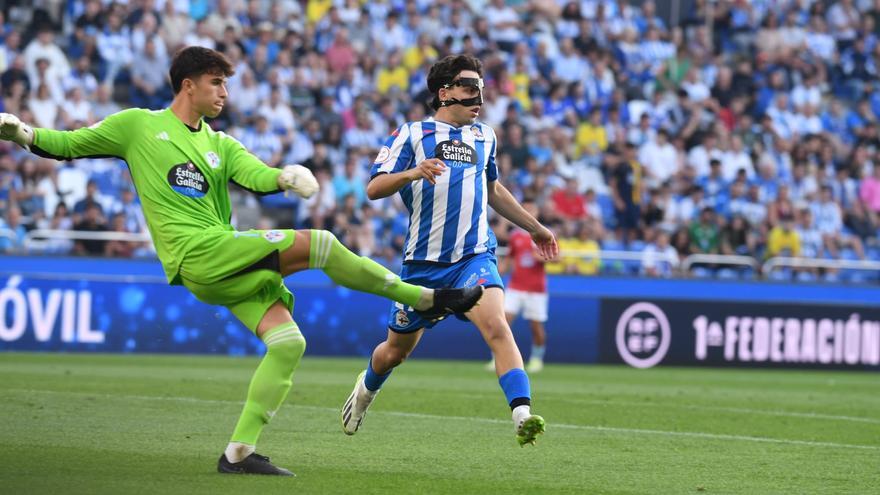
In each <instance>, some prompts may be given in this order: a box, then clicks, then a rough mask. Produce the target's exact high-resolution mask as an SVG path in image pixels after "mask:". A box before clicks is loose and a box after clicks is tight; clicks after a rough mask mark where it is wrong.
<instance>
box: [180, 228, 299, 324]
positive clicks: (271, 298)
mask: <svg viewBox="0 0 880 495" xmlns="http://www.w3.org/2000/svg"><path fill="white" fill-rule="evenodd" d="M295 237H296V233H295V231H293V230H248V231H246V232H236V231H233V230H216V231H214V230H209V231H207V232H206V233H205V234H204V235H203V236H202V237H201V238H200V240H199V242H198V243H197V244H196V245H195V246H194V247H193V248H191V249H190V251H189V252H187V254H186V256H185V257H184V259H183V262H182V263H181V264H180V276H181V279H182V281H183V285H184V286H185V287H186V288H187V289H189V291H190V292H192V293H193V295H195V296H196V297H197V298H198V299H199V300H200V301H202V302H205V303H208V304H216V305H220V306H226V307H227V308H229V310H230V311H232V314H234V315H235V316H236V317H237V318H238V319H239V320H241V322H242V323H244V324H245V326H247V327H248V328H249V329H250V330H251V331H252V332H254V333H256V331H257V325H258V324H259V323H260V320H262V319H263V316H264V315H265V314H266V311H267V310H268V309H269V307H270V306H272V305H273V304H275V302H276V301H279V300H280V301H281V302H282V303H283V304H284V305H285V306H287V308H288V309H289V310H290V311H291V313H292V312H293V294H292V293H291V292H290V290H288V289H287V287H285V286H284V280H283V279H282V277H281V271H280V269H281V261H280V254H281V251H284V250H286V249H288V248H290V247H291V246H293V241H294V238H295Z"/></svg>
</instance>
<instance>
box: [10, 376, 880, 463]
mask: <svg viewBox="0 0 880 495" xmlns="http://www.w3.org/2000/svg"><path fill="white" fill-rule="evenodd" d="M2 390H5V391H10V392H27V393H37V394H41V393H42V394H59V395H75V396H83V397H103V398H108V399H132V400H157V401H173V402H190V403H196V404H228V405H235V406H241V405H242V404H244V402H242V401H234V400H218V399H199V398H197V397H162V396H155V395H114V394H101V393H88V392H66V391H60V390H33V389H2ZM283 407H291V408H294V409H308V410H312V411H320V412H333V413H338V412H339V409H337V408H335V407H324V406H310V405H304V404H284V406H283ZM380 414H381V415H385V416H399V417H407V418H417V419H431V420H454V421H469V422H477V423H491V424H503V425H509V424H510V421H508V420H502V419H492V418H480V417H468V416H441V415H439V414H423V413H411V412H404V411H373V413H372V415H380ZM550 428H551V429H553V428H561V429H567V430H583V431H601V432H608V433H624V434H628V435H660V436H670V437H686V438H704V439H707V440H735V441H741V442H758V443H775V444H780V445H800V446H804V447H823V448H836V449H856V450H878V451H880V446H875V445H859V444H851V443H834V442H814V441H810V440H789V439H782V438H769V437H752V436H746V435H728V434H724V433H705V432H699V431H669V430H649V429H644V428H619V427H613V426H596V425H572V424H566V423H551V424H550Z"/></svg>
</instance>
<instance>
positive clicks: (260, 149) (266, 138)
mask: <svg viewBox="0 0 880 495" xmlns="http://www.w3.org/2000/svg"><path fill="white" fill-rule="evenodd" d="M241 143H242V144H243V145H244V147H245V148H247V149H248V150H250V152H251V153H253V154H254V155H255V156H256V157H257V158H259V159H260V160H262V161H263V163H265V164H267V165H269V166H270V167H277V166H278V165H279V164H280V163H281V156H282V155H281V150H282V147H281V138H279V137H278V135H277V134H275V133H274V132H272V129H270V128H269V119H267V118H266V117H265V116H264V115H257V118H256V125H254V127H248V128H246V129H245V130H244V132H242V134H241Z"/></svg>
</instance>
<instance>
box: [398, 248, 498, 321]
mask: <svg viewBox="0 0 880 495" xmlns="http://www.w3.org/2000/svg"><path fill="white" fill-rule="evenodd" d="M400 278H401V280H403V281H404V282H408V283H411V284H416V285H422V286H424V287H428V288H430V289H440V288H443V287H455V288H459V287H473V286H475V285H482V286H483V287H486V288H489V287H500V288H501V289H503V288H504V282H502V281H501V275H499V274H498V260H497V259H496V258H495V252H494V251H490V252H486V253H480V254H477V255H474V256H471V257H470V258H467V259H466V260H464V261H459V262H458V263H456V264H454V265H451V266H437V265H431V264H408V265H403V268H402V269H401V270H400ZM456 316H457V317H458V318H460V319H462V320H465V321H467V319H466V318H465V317H464V316H463V315H456ZM437 323H438V322H436V321H435V322H431V321H428V320H425V319H424V318H422V317H421V316H419V315H418V313H416V312H415V311H413V308H412V307H410V306H405V305H404V304H401V303H393V304H392V305H391V313H390V314H389V316H388V328H390V329H391V330H392V331H394V332H397V333H411V332H415V331H416V330H419V329H421V328H431V327H433V326H434V325H436V324H437Z"/></svg>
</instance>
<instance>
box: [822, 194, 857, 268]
mask: <svg viewBox="0 0 880 495" xmlns="http://www.w3.org/2000/svg"><path fill="white" fill-rule="evenodd" d="M819 194H820V199H819V201H817V202H813V204H811V205H810V210H811V211H812V213H813V218H814V220H813V225H814V226H815V227H816V230H818V231H819V233H820V234H821V235H822V240H823V241H824V243H825V248H826V249H827V250H828V253H829V254H830V255H831V257H832V258H839V257H840V249H841V248H844V247H850V248H852V250H853V252H854V253H855V255H856V256H858V257H859V259H865V251H864V247H863V246H862V240H861V239H859V237H858V236H854V235H846V234H844V233H843V232H842V231H841V230H842V229H843V216H842V215H841V212H840V205H838V204H837V202H835V201H834V198H833V197H832V189H831V186H828V185H823V186H822V190H821V192H820V193H819Z"/></svg>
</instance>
